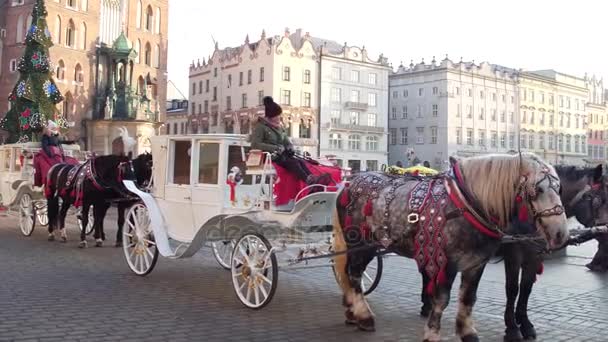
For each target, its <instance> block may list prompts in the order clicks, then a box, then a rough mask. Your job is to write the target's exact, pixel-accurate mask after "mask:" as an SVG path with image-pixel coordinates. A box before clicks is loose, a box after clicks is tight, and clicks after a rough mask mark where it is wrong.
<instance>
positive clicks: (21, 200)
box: [0, 142, 93, 236]
mask: <svg viewBox="0 0 608 342" xmlns="http://www.w3.org/2000/svg"><path fill="white" fill-rule="evenodd" d="M40 150H41V145H40V143H36V142H28V143H17V144H6V145H0V205H1V206H3V207H5V208H7V209H8V210H9V211H11V210H16V211H17V212H18V214H19V227H20V228H21V232H22V233H23V235H25V236H30V235H32V233H33V232H34V227H35V226H36V221H38V223H39V224H40V225H41V226H46V225H47V224H48V223H49V222H48V216H47V206H46V199H45V198H44V192H43V188H42V187H35V186H34V172H35V170H34V165H33V159H34V154H36V153H38V152H39V151H40ZM63 151H64V154H65V155H66V156H69V157H73V158H76V159H78V160H83V159H84V158H85V157H84V155H83V154H82V153H81V151H80V147H79V146H78V145H65V146H63ZM91 218H92V217H91ZM89 222H90V223H89V225H88V226H87V232H90V231H91V230H92V228H93V223H92V222H93V221H92V219H91V220H90V221H89ZM79 225H80V221H79ZM80 229H82V225H80Z"/></svg>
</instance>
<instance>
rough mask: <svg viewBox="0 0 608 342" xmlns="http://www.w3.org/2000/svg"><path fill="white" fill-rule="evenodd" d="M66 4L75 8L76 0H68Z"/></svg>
mask: <svg viewBox="0 0 608 342" xmlns="http://www.w3.org/2000/svg"><path fill="white" fill-rule="evenodd" d="M66 5H67V6H68V7H71V8H76V0H68V1H67V4H66Z"/></svg>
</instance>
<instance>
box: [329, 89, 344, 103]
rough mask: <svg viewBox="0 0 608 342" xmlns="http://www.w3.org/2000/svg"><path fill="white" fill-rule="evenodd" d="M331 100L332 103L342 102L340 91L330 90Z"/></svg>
mask: <svg viewBox="0 0 608 342" xmlns="http://www.w3.org/2000/svg"><path fill="white" fill-rule="evenodd" d="M331 100H332V101H333V102H342V89H340V88H331Z"/></svg>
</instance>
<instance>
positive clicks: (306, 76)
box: [304, 70, 310, 84]
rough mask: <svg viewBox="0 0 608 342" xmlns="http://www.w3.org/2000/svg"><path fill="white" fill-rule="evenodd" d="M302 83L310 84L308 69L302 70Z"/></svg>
mask: <svg viewBox="0 0 608 342" xmlns="http://www.w3.org/2000/svg"><path fill="white" fill-rule="evenodd" d="M304 83H305V84H310V70H304Z"/></svg>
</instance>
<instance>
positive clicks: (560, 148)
mask: <svg viewBox="0 0 608 342" xmlns="http://www.w3.org/2000/svg"><path fill="white" fill-rule="evenodd" d="M557 150H558V151H563V150H564V135H563V134H560V135H558V136H557Z"/></svg>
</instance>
